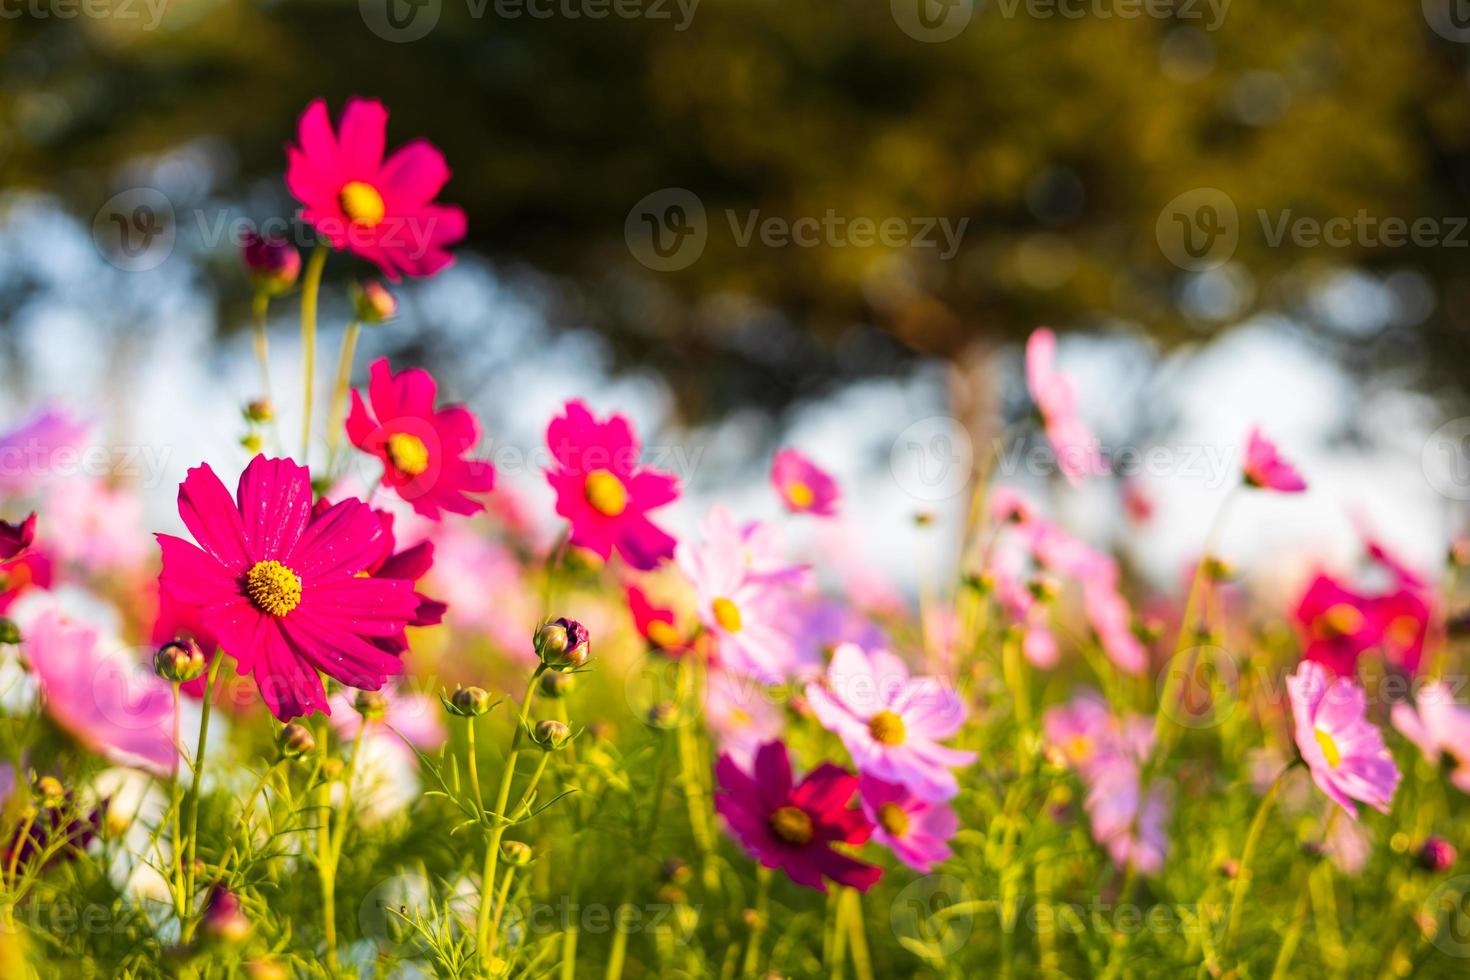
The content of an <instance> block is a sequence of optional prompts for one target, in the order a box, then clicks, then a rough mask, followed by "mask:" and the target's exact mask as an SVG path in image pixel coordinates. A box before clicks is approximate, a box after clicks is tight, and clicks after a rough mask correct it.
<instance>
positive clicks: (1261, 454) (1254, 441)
mask: <svg viewBox="0 0 1470 980" xmlns="http://www.w3.org/2000/svg"><path fill="white" fill-rule="evenodd" d="M1241 468H1242V470H1243V471H1244V477H1245V482H1246V483H1247V484H1248V485H1249V486H1253V487H1255V488H1256V489H1258V490H1275V491H1277V492H1278V493H1301V492H1302V491H1303V490H1305V489H1307V481H1306V480H1303V479H1302V475H1301V474H1300V473H1298V472H1297V470H1296V467H1295V466H1292V465H1291V464H1290V463H1288V462H1287V461H1286V460H1284V459H1282V458H1281V454H1280V453H1279V452H1277V451H1276V444H1275V443H1274V442H1272V441H1271V440H1270V439H1267V438H1266V437H1265V436H1263V435H1261V430H1260V428H1259V427H1256V426H1253V427H1252V428H1251V431H1250V436H1249V437H1248V438H1247V439H1246V444H1245V461H1244V463H1243V464H1242V467H1241Z"/></svg>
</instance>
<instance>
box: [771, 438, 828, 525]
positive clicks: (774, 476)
mask: <svg viewBox="0 0 1470 980" xmlns="http://www.w3.org/2000/svg"><path fill="white" fill-rule="evenodd" d="M771 484H772V485H773V486H775V488H776V492H777V493H779V494H780V495H781V502H782V503H783V504H785V505H786V509H787V510H789V511H791V512H792V513H793V514H814V515H816V516H817V517H835V516H836V515H837V499H838V496H839V494H838V492H837V481H836V480H834V479H832V477H831V476H829V475H828V474H827V473H826V471H824V470H822V469H821V468H820V467H818V466H817V464H815V463H813V462H812V461H811V460H809V459H807V458H806V457H805V456H803V455H802V454H801V453H799V452H797V451H796V450H795V449H783V450H781V451H780V452H778V453H776V457H775V459H773V460H772V461H771Z"/></svg>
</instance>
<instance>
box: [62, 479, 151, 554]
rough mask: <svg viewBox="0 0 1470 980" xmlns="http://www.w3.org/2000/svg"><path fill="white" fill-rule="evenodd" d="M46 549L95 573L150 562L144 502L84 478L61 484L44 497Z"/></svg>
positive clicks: (136, 497)
mask: <svg viewBox="0 0 1470 980" xmlns="http://www.w3.org/2000/svg"><path fill="white" fill-rule="evenodd" d="M46 543H47V545H48V546H49V549H50V551H51V553H52V554H53V555H54V556H55V557H56V558H57V559H59V560H60V561H62V562H63V563H67V564H75V565H78V566H80V567H82V568H84V569H86V570H88V571H91V572H96V573H105V572H116V571H128V570H130V569H136V568H138V567H139V566H141V565H143V564H144V563H145V562H146V561H147V560H148V557H149V556H148V546H147V538H146V537H145V536H144V535H143V498H142V497H140V496H139V495H137V494H136V493H132V492H131V491H129V490H126V489H121V488H113V487H109V486H107V485H106V484H104V483H103V482H102V481H101V480H94V479H90V478H86V477H77V478H73V479H66V480H59V481H57V482H56V483H55V485H54V486H52V487H51V488H50V490H48V491H47V494H46Z"/></svg>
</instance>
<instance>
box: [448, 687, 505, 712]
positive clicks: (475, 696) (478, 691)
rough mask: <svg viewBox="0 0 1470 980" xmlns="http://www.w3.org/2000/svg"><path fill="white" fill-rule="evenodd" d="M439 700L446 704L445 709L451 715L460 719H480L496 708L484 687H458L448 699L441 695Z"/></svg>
mask: <svg viewBox="0 0 1470 980" xmlns="http://www.w3.org/2000/svg"><path fill="white" fill-rule="evenodd" d="M439 700H440V701H442V702H444V707H445V709H446V710H447V711H448V712H449V713H450V714H451V715H457V716H459V717H460V718H478V717H479V716H480V715H483V714H484V713H485V712H487V711H489V710H490V709H491V708H493V707H495V704H494V703H493V702H492V701H491V700H490V692H488V691H486V690H485V689H484V688H483V687H458V688H455V690H454V693H453V694H451V695H449V697H447V698H446V697H444V695H442V694H441V695H439Z"/></svg>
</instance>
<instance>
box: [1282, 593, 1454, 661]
mask: <svg viewBox="0 0 1470 980" xmlns="http://www.w3.org/2000/svg"><path fill="white" fill-rule="evenodd" d="M1431 615H1432V611H1431V609H1430V606H1429V603H1428V601H1427V600H1426V598H1425V595H1424V594H1423V593H1421V592H1419V591H1416V590H1414V589H1410V588H1407V587H1404V586H1399V587H1398V588H1395V589H1394V590H1393V591H1391V592H1387V593H1384V594H1382V595H1376V596H1375V595H1365V594H1363V593H1361V592H1358V591H1356V590H1355V589H1353V588H1352V587H1350V586H1348V585H1346V584H1344V583H1342V582H1340V581H1338V580H1337V579H1335V578H1333V577H1331V576H1330V575H1325V574H1318V575H1317V576H1316V577H1315V578H1313V579H1312V581H1311V583H1310V584H1309V585H1308V586H1307V590H1306V591H1305V592H1304V593H1302V597H1301V599H1300V600H1298V601H1297V606H1296V610H1295V619H1296V622H1297V626H1298V628H1299V630H1300V632H1301V636H1302V644H1303V649H1302V657H1303V658H1304V659H1306V660H1311V661H1315V662H1316V663H1320V664H1322V665H1323V666H1325V667H1327V668H1328V669H1329V670H1331V671H1332V672H1333V673H1334V674H1337V675H1338V676H1341V677H1352V676H1354V675H1355V674H1356V673H1357V663H1358V658H1359V657H1360V656H1362V654H1363V653H1365V652H1367V651H1369V650H1380V651H1382V653H1383V655H1384V658H1385V660H1386V661H1387V662H1388V663H1389V664H1390V665H1391V666H1393V667H1394V668H1396V669H1398V670H1400V671H1403V672H1404V673H1408V674H1413V673H1415V672H1416V671H1417V670H1418V669H1419V663H1420V661H1421V660H1422V659H1423V656H1424V647H1425V643H1426V642H1427V639H1428V636H1429V626H1430V620H1431Z"/></svg>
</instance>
